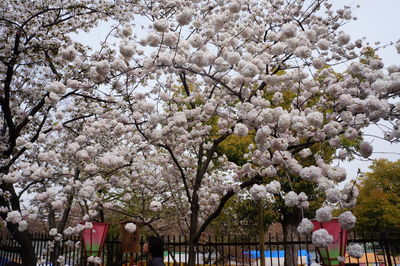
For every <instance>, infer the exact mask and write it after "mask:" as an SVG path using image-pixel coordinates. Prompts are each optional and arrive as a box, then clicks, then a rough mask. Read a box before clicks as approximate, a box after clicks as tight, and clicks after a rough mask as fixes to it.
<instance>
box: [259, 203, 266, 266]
mask: <svg viewBox="0 0 400 266" xmlns="http://www.w3.org/2000/svg"><path fill="white" fill-rule="evenodd" d="M257 212H258V242H259V244H260V265H261V266H265V252H264V250H265V247H264V237H265V232H264V212H263V205H262V200H261V199H259V200H257Z"/></svg>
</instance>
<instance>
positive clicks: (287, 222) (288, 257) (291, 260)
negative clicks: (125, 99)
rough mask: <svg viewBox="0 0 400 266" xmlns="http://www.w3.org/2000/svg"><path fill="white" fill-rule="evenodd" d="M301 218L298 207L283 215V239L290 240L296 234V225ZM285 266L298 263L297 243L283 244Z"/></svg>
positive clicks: (293, 265)
mask: <svg viewBox="0 0 400 266" xmlns="http://www.w3.org/2000/svg"><path fill="white" fill-rule="evenodd" d="M300 220H301V211H300V209H299V208H294V209H293V212H292V213H289V214H287V215H285V216H284V220H283V221H282V227H283V241H284V242H292V241H293V240H294V239H295V237H296V235H297V226H298V224H299V223H300ZM284 247H285V266H297V265H298V252H299V248H298V246H297V245H293V244H292V243H290V244H285V245H284Z"/></svg>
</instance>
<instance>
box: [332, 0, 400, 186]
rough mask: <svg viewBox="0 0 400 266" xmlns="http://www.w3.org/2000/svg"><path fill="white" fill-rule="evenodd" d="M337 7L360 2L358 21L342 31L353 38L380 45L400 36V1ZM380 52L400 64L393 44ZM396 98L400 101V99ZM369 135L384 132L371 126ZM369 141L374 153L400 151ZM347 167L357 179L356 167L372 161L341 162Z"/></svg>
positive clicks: (342, 0)
mask: <svg viewBox="0 0 400 266" xmlns="http://www.w3.org/2000/svg"><path fill="white" fill-rule="evenodd" d="M332 2H334V3H335V6H336V7H339V6H343V5H351V6H356V5H357V4H360V6H361V7H360V8H357V9H355V10H354V12H353V13H354V14H355V15H356V16H357V17H358V20H356V21H352V22H351V23H349V24H347V25H345V26H344V27H343V30H344V31H346V32H347V33H349V34H350V35H351V36H352V38H353V39H358V38H362V37H366V38H367V41H369V42H370V43H371V44H373V43H374V42H376V41H380V42H381V44H388V43H390V42H391V41H393V42H395V41H397V40H399V39H400V16H399V14H398V13H399V10H400V0H379V1H378V0H358V1H357V0H335V1H332ZM378 55H379V56H380V57H381V58H382V59H383V62H384V63H385V65H386V66H389V65H394V64H396V65H398V64H400V54H397V52H396V49H395V48H394V47H393V46H389V47H387V48H385V49H381V50H379V52H378ZM397 101H400V99H398V100H397ZM365 133H366V134H371V135H381V133H380V130H379V129H378V128H376V127H371V128H369V129H368V130H367V131H366V132H365ZM365 139H366V140H368V141H373V142H372V144H373V146H374V152H388V153H396V152H397V153H400V144H390V143H388V142H386V141H383V140H380V139H377V138H372V137H366V138H365ZM371 158H374V159H375V158H388V159H389V160H392V161H394V160H399V159H400V155H396V154H382V153H374V154H373V155H372V157H371ZM340 165H341V166H343V167H346V169H347V173H348V176H349V177H351V178H354V177H355V176H356V174H357V169H358V168H359V169H361V171H367V170H368V166H369V165H370V162H369V161H361V160H354V161H352V162H346V163H343V162H341V163H340Z"/></svg>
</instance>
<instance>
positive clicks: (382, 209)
mask: <svg viewBox="0 0 400 266" xmlns="http://www.w3.org/2000/svg"><path fill="white" fill-rule="evenodd" d="M370 169H371V172H367V173H365V176H364V177H363V178H362V179H361V181H360V184H359V185H358V187H359V190H360V195H359V197H358V202H357V205H356V207H355V208H354V210H353V212H354V214H355V215H356V217H357V225H356V228H357V229H359V230H363V231H399V230H400V220H399V217H400V161H395V162H391V161H388V160H386V159H379V160H375V161H373V162H372V164H371V166H370Z"/></svg>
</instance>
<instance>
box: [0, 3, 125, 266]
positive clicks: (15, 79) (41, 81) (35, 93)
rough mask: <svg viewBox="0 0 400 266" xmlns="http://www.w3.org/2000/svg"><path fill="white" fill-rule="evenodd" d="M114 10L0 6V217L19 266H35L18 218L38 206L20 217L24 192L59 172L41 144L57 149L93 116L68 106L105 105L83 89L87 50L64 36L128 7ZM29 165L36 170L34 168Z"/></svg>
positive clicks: (111, 6) (109, 6) (53, 154)
mask: <svg viewBox="0 0 400 266" xmlns="http://www.w3.org/2000/svg"><path fill="white" fill-rule="evenodd" d="M120 4H121V5H119V4H117V3H115V2H114V1H96V2H92V1H68V3H66V2H62V1H41V2H37V1H23V2H21V1H3V2H2V3H1V4H0V10H1V16H0V24H1V35H2V37H3V38H2V40H1V44H0V47H1V56H0V60H1V64H0V65H1V66H0V68H1V72H0V73H1V74H0V75H1V83H2V84H1V87H2V89H1V91H0V105H1V113H0V115H1V122H0V123H1V125H0V128H1V131H0V139H1V140H0V173H1V174H0V175H1V177H0V178H1V184H0V191H1V193H0V205H1V213H0V215H1V217H2V219H3V220H4V221H5V222H6V223H7V229H8V230H9V232H10V233H11V234H12V235H13V237H14V238H15V239H16V240H17V241H18V243H19V244H20V245H21V250H23V252H22V253H21V259H22V262H23V264H24V265H36V262H35V261H36V260H35V253H34V249H33V245H32V241H31V239H30V236H29V234H28V232H27V231H26V228H27V226H28V225H27V222H26V220H25V218H26V217H27V216H31V217H34V216H35V215H36V214H35V213H36V212H37V210H38V208H37V207H38V206H29V208H28V209H26V210H23V206H21V202H22V200H23V198H24V197H25V195H26V193H27V192H30V190H31V188H33V187H35V186H36V187H37V186H40V185H42V184H44V183H46V182H48V181H47V180H48V179H54V180H55V179H58V178H59V176H58V175H57V174H55V172H58V171H57V170H58V169H57V170H55V168H57V167H59V166H61V165H60V164H61V163H60V162H59V161H60V160H59V159H60V158H59V157H60V156H59V155H58V154H57V150H51V148H50V149H49V150H41V149H46V148H47V147H48V146H45V145H44V144H46V143H48V142H51V141H53V140H55V142H58V141H61V139H62V138H61V136H60V135H59V132H60V131H61V130H62V129H65V128H68V127H69V126H70V125H72V124H73V123H75V122H76V121H79V120H83V119H85V118H87V117H90V116H93V115H94V114H95V113H94V112H93V111H92V112H89V113H79V112H73V110H74V106H68V104H69V103H73V102H74V101H73V100H72V99H74V98H81V99H85V101H86V104H88V105H90V104H91V103H92V102H93V103H96V102H103V103H104V102H105V101H106V100H107V99H106V98H107V97H103V95H102V94H99V91H98V90H97V88H96V87H90V86H86V85H85V81H87V78H86V73H87V72H88V67H89V66H88V65H87V64H86V62H85V60H84V58H86V57H87V56H88V54H87V51H88V48H86V47H84V46H82V45H81V44H79V43H74V42H73V41H72V40H71V38H70V37H69V36H68V35H69V34H70V33H72V32H78V31H87V30H89V29H90V28H93V27H94V26H96V25H97V23H98V22H99V21H100V20H105V19H109V18H114V19H116V20H118V21H120V20H123V19H124V15H123V14H127V10H128V9H129V3H127V4H123V5H122V1H121V2H120ZM116 14H118V16H116ZM78 57H79V58H78ZM71 62H74V64H73V65H72V63H71ZM67 80H71V82H68V81H67ZM72 80H73V81H72ZM64 140H66V139H64ZM50 144H52V143H50ZM50 146H51V145H50ZM36 161H41V162H42V165H39V164H35V162H36ZM47 163H48V165H46V164H47ZM53 163H54V164H53ZM52 164H53V165H52ZM59 172H61V171H59ZM72 173H73V172H72ZM53 174H54V175H53ZM75 175H76V176H79V175H78V173H75ZM50 182H51V181H50ZM59 184H62V183H59ZM40 189H45V186H44V187H42V188H40ZM28 197H29V196H28ZM67 201H68V200H67ZM23 211H25V213H24V212H23Z"/></svg>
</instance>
